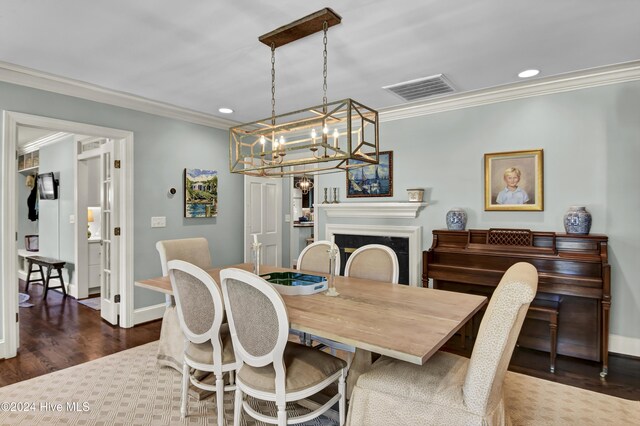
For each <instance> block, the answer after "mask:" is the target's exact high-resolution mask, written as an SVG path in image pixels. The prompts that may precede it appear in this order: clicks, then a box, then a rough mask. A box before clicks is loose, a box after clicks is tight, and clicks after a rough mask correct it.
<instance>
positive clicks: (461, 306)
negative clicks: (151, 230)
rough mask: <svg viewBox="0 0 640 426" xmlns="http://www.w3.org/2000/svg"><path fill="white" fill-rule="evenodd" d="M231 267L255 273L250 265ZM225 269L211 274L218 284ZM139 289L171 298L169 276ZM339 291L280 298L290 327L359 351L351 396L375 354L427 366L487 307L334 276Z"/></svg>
mask: <svg viewBox="0 0 640 426" xmlns="http://www.w3.org/2000/svg"><path fill="white" fill-rule="evenodd" d="M228 267H229V268H239V269H244V270H248V271H252V270H253V265H252V264H250V263H242V264H237V265H231V266H228ZM222 269H224V268H217V269H211V270H208V271H207V272H208V273H209V274H210V275H211V276H212V277H213V279H214V280H215V281H216V283H217V284H218V285H220V276H219V273H220V271H221V270H222ZM284 271H295V270H293V269H287V268H278V267H272V266H267V265H261V266H260V273H261V274H267V273H271V272H284ZM295 272H305V271H295ZM310 273H312V274H314V275H324V274H320V273H317V272H310ZM325 276H326V275H325ZM136 285H137V286H139V287H143V288H147V289H151V290H155V291H160V292H162V293H165V294H168V295H172V294H173V292H172V290H171V282H170V280H169V277H157V278H151V279H146V280H140V281H136ZM335 287H336V290H337V291H338V293H339V296H336V297H328V296H326V295H325V294H324V293H316V294H312V295H306V296H282V298H283V299H284V302H285V305H286V307H287V312H288V315H289V322H290V326H291V328H293V329H296V330H299V331H301V332H304V333H309V334H312V335H316V336H320V337H324V338H327V339H331V340H335V341H337V342H340V343H344V344H347V345H350V346H354V347H355V348H356V355H355V358H354V360H353V362H352V365H351V368H350V371H349V376H348V394H350V390H351V388H352V387H353V385H354V384H355V381H356V380H357V377H358V376H359V375H360V374H361V373H362V372H364V371H366V369H367V367H368V366H369V365H370V364H371V362H372V358H371V357H372V353H376V354H381V355H385V356H389V357H392V358H396V359H399V360H403V361H406V362H410V363H413V364H418V365H423V364H424V363H425V362H426V361H427V360H428V359H429V358H430V357H431V356H432V355H433V354H434V353H435V352H436V351H437V350H438V349H439V348H440V347H441V346H442V345H443V344H444V343H445V342H446V341H447V340H449V338H451V336H453V335H454V334H455V333H456V331H458V330H459V329H460V328H461V327H462V326H463V325H464V324H465V323H466V322H467V321H468V320H469V319H470V318H471V317H473V315H474V314H475V313H476V312H478V310H479V309H480V308H481V307H482V306H483V305H485V304H486V303H487V298H486V297H484V296H477V295H471V294H464V293H457V292H450V291H443V290H435V289H431V288H422V287H410V286H406V285H401V284H392V283H385V282H379V281H372V280H368V279H360V278H353V277H343V276H336V277H335Z"/></svg>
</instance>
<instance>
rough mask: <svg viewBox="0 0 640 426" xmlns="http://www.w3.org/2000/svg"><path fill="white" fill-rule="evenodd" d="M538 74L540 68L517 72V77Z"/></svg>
mask: <svg viewBox="0 0 640 426" xmlns="http://www.w3.org/2000/svg"><path fill="white" fill-rule="evenodd" d="M538 74H540V70H524V71H522V72H521V73H520V74H518V77H520V78H529V77H534V76H536V75H538Z"/></svg>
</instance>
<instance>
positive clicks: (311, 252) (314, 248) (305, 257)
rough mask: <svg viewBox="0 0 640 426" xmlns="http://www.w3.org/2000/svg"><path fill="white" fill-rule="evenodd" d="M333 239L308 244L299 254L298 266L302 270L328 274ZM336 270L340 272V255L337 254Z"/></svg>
mask: <svg viewBox="0 0 640 426" xmlns="http://www.w3.org/2000/svg"><path fill="white" fill-rule="evenodd" d="M330 248H331V241H326V240H322V241H316V242H315V243H312V244H309V245H308V246H306V247H305V248H304V249H303V250H302V251H301V252H300V255H299V256H298V262H297V268H298V270H300V271H303V272H304V271H308V272H320V273H323V274H328V273H329V272H330V269H329V249H330ZM334 272H335V274H336V275H339V274H340V256H336V262H335V268H334Z"/></svg>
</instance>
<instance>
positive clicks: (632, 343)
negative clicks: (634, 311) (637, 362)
mask: <svg viewBox="0 0 640 426" xmlns="http://www.w3.org/2000/svg"><path fill="white" fill-rule="evenodd" d="M609 352H614V353H617V354H622V355H629V356H635V357H639V358H640V339H638V338H637V337H626V336H618V335H616V334H609Z"/></svg>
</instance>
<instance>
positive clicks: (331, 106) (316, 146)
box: [229, 99, 380, 177]
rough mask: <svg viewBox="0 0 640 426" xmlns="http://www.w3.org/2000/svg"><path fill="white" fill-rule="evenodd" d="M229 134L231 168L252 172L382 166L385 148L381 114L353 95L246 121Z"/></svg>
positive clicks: (289, 172) (293, 172) (292, 172)
mask: <svg viewBox="0 0 640 426" xmlns="http://www.w3.org/2000/svg"><path fill="white" fill-rule="evenodd" d="M274 118H275V119H274ZM229 134H230V141H229V162H230V163H229V166H230V170H231V172H233V173H243V174H247V175H252V176H265V177H270V176H271V177H281V176H287V175H299V174H302V173H330V172H337V171H342V170H347V169H349V168H357V167H363V166H366V165H367V164H377V163H378V153H379V151H380V150H379V145H378V112H377V111H375V110H373V109H371V108H368V107H366V106H365V105H362V104H361V103H359V102H356V101H354V100H353V99H344V100H341V101H335V102H330V103H327V104H323V105H318V106H315V107H312V108H307V109H304V110H300V111H295V112H290V113H287V114H282V115H278V116H275V117H268V118H265V119H263V120H258V121H254V122H252V123H246V124H242V125H240V126H236V127H232V128H231V130H230V133H229ZM349 160H358V162H357V163H355V164H354V163H353V162H350V161H349Z"/></svg>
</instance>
